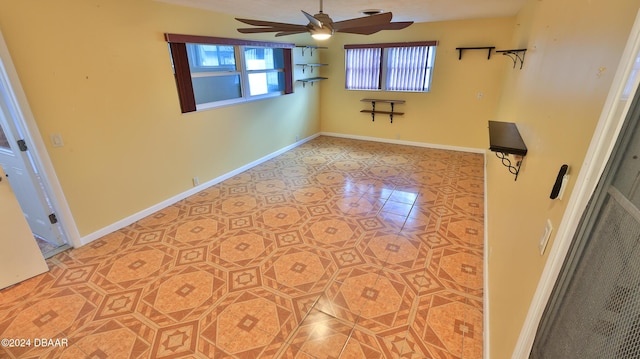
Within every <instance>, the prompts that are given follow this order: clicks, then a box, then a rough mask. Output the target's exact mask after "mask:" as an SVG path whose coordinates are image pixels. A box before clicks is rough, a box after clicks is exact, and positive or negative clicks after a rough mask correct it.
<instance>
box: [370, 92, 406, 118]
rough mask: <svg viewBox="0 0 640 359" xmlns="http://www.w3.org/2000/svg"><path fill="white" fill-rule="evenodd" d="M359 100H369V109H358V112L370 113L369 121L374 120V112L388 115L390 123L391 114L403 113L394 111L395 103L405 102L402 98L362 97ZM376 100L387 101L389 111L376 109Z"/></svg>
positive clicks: (402, 113)
mask: <svg viewBox="0 0 640 359" xmlns="http://www.w3.org/2000/svg"><path fill="white" fill-rule="evenodd" d="M360 101H362V102H371V110H360V112H362V113H370V114H371V121H375V120H376V113H380V114H385V115H389V120H391V123H393V116H394V115H404V112H396V111H395V109H394V106H395V104H403V103H405V101H404V100H383V99H376V98H363V99H362V100H360ZM376 102H381V103H388V104H389V105H391V111H380V110H376Z"/></svg>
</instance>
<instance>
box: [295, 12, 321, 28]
mask: <svg viewBox="0 0 640 359" xmlns="http://www.w3.org/2000/svg"><path fill="white" fill-rule="evenodd" d="M300 11H302V13H303V14H304V16H306V17H307V20H309V22H310V23H311V24H313V26H315V27H317V28H322V26H323V24H322V21H320V20H318V19H316V18H315V17H314V16H313V15H311V14H309V13H308V12H305V11H304V10H300Z"/></svg>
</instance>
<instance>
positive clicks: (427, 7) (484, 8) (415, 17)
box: [156, 0, 526, 25]
mask: <svg viewBox="0 0 640 359" xmlns="http://www.w3.org/2000/svg"><path fill="white" fill-rule="evenodd" d="M156 1H161V2H166V3H171V4H178V5H184V6H189V7H195V8H200V9H205V10H212V11H217V12H221V13H225V14H230V15H233V16H236V17H244V18H251V19H259V20H268V21H278V22H287V23H293V24H300V25H306V24H307V21H306V19H305V17H304V15H303V14H302V13H301V12H300V10H304V11H306V12H308V13H311V14H316V13H317V12H318V10H319V9H320V1H319V0H297V1H292V0H156ZM525 1H526V0H348V1H347V0H342V1H341V0H326V1H324V6H323V7H324V12H325V13H326V14H328V15H329V16H331V18H332V19H333V21H340V20H345V19H351V18H354V17H361V16H364V15H363V14H362V13H361V11H362V10H367V9H382V10H384V11H385V12H389V11H390V12H392V13H393V21H414V22H433V21H445V20H462V19H475V18H488V17H500V16H513V15H515V14H516V13H517V12H518V10H520V8H521V7H522V6H523V4H524V2H525Z"/></svg>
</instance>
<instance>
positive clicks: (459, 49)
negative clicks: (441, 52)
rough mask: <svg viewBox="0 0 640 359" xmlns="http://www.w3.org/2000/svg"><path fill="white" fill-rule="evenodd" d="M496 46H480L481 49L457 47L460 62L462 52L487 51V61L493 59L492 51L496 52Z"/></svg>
mask: <svg viewBox="0 0 640 359" xmlns="http://www.w3.org/2000/svg"><path fill="white" fill-rule="evenodd" d="M495 48H496V47H495V46H479V47H456V50H458V60H462V51H464V50H487V51H488V54H487V60H489V59H491V51H492V50H494V49H495Z"/></svg>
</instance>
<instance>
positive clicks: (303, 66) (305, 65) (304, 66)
mask: <svg viewBox="0 0 640 359" xmlns="http://www.w3.org/2000/svg"><path fill="white" fill-rule="evenodd" d="M296 66H302V73H304V70H305V69H306V68H307V67H308V68H310V69H311V70H310V71H309V72H311V73H313V68H314V67H321V66H329V64H296Z"/></svg>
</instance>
